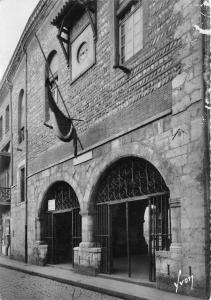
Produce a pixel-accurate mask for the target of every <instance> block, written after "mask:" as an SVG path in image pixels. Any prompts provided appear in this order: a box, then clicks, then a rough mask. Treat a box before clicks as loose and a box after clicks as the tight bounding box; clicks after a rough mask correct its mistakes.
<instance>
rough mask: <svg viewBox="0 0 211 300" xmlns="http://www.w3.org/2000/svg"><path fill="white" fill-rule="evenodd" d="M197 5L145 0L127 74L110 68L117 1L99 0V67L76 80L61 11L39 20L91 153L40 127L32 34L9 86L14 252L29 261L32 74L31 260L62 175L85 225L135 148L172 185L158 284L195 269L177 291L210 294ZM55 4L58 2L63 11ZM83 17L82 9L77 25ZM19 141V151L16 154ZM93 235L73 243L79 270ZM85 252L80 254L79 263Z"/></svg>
mask: <svg viewBox="0 0 211 300" xmlns="http://www.w3.org/2000/svg"><path fill="white" fill-rule="evenodd" d="M199 2H200V1H199V0H192V1H189V0H186V1H182V0H178V1H173V0H165V1H158V0H150V1H143V9H144V48H143V50H141V51H140V53H138V54H137V55H135V56H134V57H133V58H132V59H131V60H130V61H129V62H128V63H127V67H128V68H130V69H131V72H130V74H129V75H127V74H125V73H124V72H122V70H119V69H113V61H112V53H113V34H112V30H111V27H112V26H113V23H112V22H113V21H112V20H113V12H112V10H111V5H110V4H111V3H110V2H109V1H102V0H99V1H97V20H98V24H97V28H98V29H97V30H98V31H97V33H98V38H97V42H96V64H95V65H94V66H92V67H91V68H90V69H89V70H88V71H87V72H85V73H84V74H83V75H82V76H81V77H80V78H78V79H77V80H75V81H74V82H71V77H70V74H71V72H70V71H71V70H70V69H68V68H67V65H66V61H65V58H64V56H63V54H62V50H61V48H60V46H59V43H58V41H57V39H56V34H57V30H56V28H55V27H53V26H52V25H51V24H50V21H52V19H53V17H54V16H55V14H56V10H53V11H52V12H51V13H50V14H49V15H48V16H47V17H46V18H45V19H44V20H41V23H40V28H39V30H38V31H37V34H38V36H39V39H40V42H41V44H42V46H43V49H44V51H45V53H46V56H48V54H49V53H50V52H51V51H52V50H56V51H57V53H58V57H59V70H58V74H59V86H60V87H61V91H62V95H63V97H64V100H65V102H66V104H67V107H68V109H69V111H70V114H71V116H74V117H77V118H82V119H84V120H85V122H81V123H77V122H76V123H75V125H76V128H77V131H78V134H79V137H80V139H81V141H82V144H83V146H84V148H85V150H84V151H85V152H88V151H92V159H90V160H89V161H86V162H84V163H82V164H78V165H74V161H73V148H72V144H71V143H70V144H69V143H68V144H64V143H62V142H59V141H58V140H57V139H56V137H55V136H54V133H53V131H51V130H50V129H49V128H46V127H45V126H44V125H43V122H44V115H45V112H44V108H45V63H44V60H43V57H42V53H41V51H40V49H39V47H38V43H37V41H36V39H35V38H34V37H33V38H32V39H31V42H30V44H29V46H28V48H27V68H26V65H25V59H26V56H24V58H23V60H22V62H21V64H20V66H19V69H18V71H17V73H16V75H15V77H14V80H13V90H12V97H13V119H14V122H13V133H14V178H13V188H12V207H11V216H12V225H11V226H12V256H13V257H14V258H17V259H23V258H24V224H25V203H20V201H19V192H18V182H17V168H18V166H19V164H20V163H21V162H23V161H24V160H25V158H26V153H25V146H26V144H25V142H23V143H22V144H21V145H18V142H17V99H18V93H19V91H20V89H22V88H23V89H24V90H25V89H26V81H25V79H26V78H25V75H26V71H27V111H28V114H27V119H28V128H27V129H28V151H29V152H28V156H27V164H28V179H27V182H28V185H27V193H28V256H29V261H31V262H34V253H35V249H37V248H36V247H37V244H36V241H37V240H39V236H38V235H39V234H38V232H37V230H38V228H37V225H36V222H37V221H36V220H38V219H39V215H40V209H41V205H42V201H43V199H44V195H45V193H46V191H47V190H48V188H49V186H50V185H51V184H52V183H54V182H55V181H59V180H64V181H66V182H68V183H69V184H70V185H71V186H72V188H73V189H74V191H75V193H76V195H77V197H78V200H79V203H80V208H81V214H82V224H83V222H84V224H86V222H85V219H87V218H88V216H89V213H90V212H91V211H92V208H93V205H94V194H93V192H94V190H95V187H96V185H97V182H98V180H99V178H100V175H101V174H102V173H103V171H104V170H105V169H106V168H107V167H108V166H109V165H110V164H111V163H112V162H114V161H115V160H117V159H119V158H120V157H123V156H133V155H134V156H138V157H142V158H144V159H146V160H148V161H149V162H151V163H152V164H153V165H154V166H155V167H156V168H157V169H158V170H159V172H160V173H161V175H162V176H163V178H164V180H165V182H166V184H167V186H168V188H169V190H170V206H171V213H172V244H171V247H170V251H169V252H166V251H160V252H159V253H157V255H156V267H157V268H156V272H157V287H158V288H162V289H167V290H171V291H173V292H175V286H174V284H173V283H174V282H175V281H176V280H177V276H178V272H179V270H181V272H182V276H183V277H184V278H186V277H187V276H189V275H190V272H191V275H193V276H194V288H193V289H190V285H189V284H186V285H184V286H183V289H179V290H178V293H186V294H192V295H196V296H197V295H200V296H205V294H206V284H205V279H206V270H205V255H206V253H205V250H204V247H205V242H206V241H205V227H204V220H205V207H204V203H205V202H204V188H205V187H204V181H203V176H204V174H203V159H204V140H203V123H202V118H201V117H202V109H203V103H202V99H203V94H202V67H201V66H202V53H201V40H200V35H199V34H198V33H197V32H196V31H194V30H193V25H194V24H199V22H200V3H199ZM59 6H60V3H59V2H58V3H57V9H58V8H59ZM169 16H170V18H169ZM86 22H87V18H86V17H85V16H83V18H82V20H80V21H79V23H78V27H77V28H79V27H80V26H82V25H84V24H86ZM77 28H76V30H78V29H77ZM20 146H21V150H22V151H17V147H20ZM83 220H84V221H83ZM90 232H92V228H91V226H90V227H89V230H88V229H87V227H86V226H84V227H83V229H82V244H81V245H80V246H79V248H78V249H76V252H77V251H78V253H81V254H80V255H78V253H76V252H75V259H76V264H77V265H78V266H79V265H80V268H83V267H86V266H87V263H88V260H90V257H91V256H92V255H91V254H93V253H94V252H93V251H94V250H93V248H92V247H93V244H92V243H93V234H90ZM90 236H91V237H90ZM83 247H84V249H85V250H84V251H82V248H83ZM85 252H86V253H85ZM92 252H93V253H92ZM87 253H88V254H87ZM90 253H91V254H90ZM98 254H99V253H98ZM79 256H82V258H83V259H82V261H80V263H79ZM93 257H94V254H93ZM96 257H97V258H94V259H93V260H90V261H92V262H93V264H92V265H93V267H94V268H95V269H96V268H97V267H98V263H99V260H98V259H99V255H96ZM190 267H191V268H190Z"/></svg>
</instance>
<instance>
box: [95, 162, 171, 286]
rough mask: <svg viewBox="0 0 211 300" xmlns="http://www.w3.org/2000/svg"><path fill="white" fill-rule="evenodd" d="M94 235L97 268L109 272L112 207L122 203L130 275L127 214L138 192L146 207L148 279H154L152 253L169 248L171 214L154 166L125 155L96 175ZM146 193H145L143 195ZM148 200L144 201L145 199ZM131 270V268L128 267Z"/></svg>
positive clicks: (129, 232) (111, 257)
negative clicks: (99, 250) (98, 252)
mask: <svg viewBox="0 0 211 300" xmlns="http://www.w3.org/2000/svg"><path fill="white" fill-rule="evenodd" d="M95 195H96V207H95V209H96V214H95V239H96V245H97V246H98V247H101V248H102V258H101V266H100V271H101V272H103V273H110V272H112V268H113V262H112V261H113V240H112V239H113V237H112V234H113V233H112V207H113V206H116V205H121V206H123V207H125V214H126V217H125V220H126V221H125V232H126V233H127V249H126V250H127V258H128V276H129V277H130V276H131V244H130V235H131V229H130V215H129V211H130V210H131V209H133V205H132V203H134V201H139V200H140V198H139V197H141V196H144V197H142V198H141V199H142V203H143V209H144V210H145V209H146V207H147V205H148V209H149V245H148V253H149V259H150V265H149V270H150V272H149V279H150V281H155V280H156V263H155V254H156V251H159V250H169V246H170V243H171V218H170V208H169V189H168V187H167V186H166V184H165V182H164V180H163V178H162V176H161V175H160V173H159V172H158V170H157V169H156V168H155V167H154V166H153V165H152V164H150V163H149V162H147V161H145V160H144V159H140V158H136V157H127V158H122V159H120V160H118V161H117V162H116V163H115V164H113V165H112V166H111V167H109V168H108V170H107V171H106V172H105V174H104V175H103V176H102V179H100V181H99V184H98V187H97V191H96V194H95ZM145 196H146V197H145ZM147 202H148V203H147ZM132 271H133V270H132Z"/></svg>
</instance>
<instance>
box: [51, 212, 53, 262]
mask: <svg viewBox="0 0 211 300" xmlns="http://www.w3.org/2000/svg"><path fill="white" fill-rule="evenodd" d="M51 237H52V239H51V263H54V217H53V214H51Z"/></svg>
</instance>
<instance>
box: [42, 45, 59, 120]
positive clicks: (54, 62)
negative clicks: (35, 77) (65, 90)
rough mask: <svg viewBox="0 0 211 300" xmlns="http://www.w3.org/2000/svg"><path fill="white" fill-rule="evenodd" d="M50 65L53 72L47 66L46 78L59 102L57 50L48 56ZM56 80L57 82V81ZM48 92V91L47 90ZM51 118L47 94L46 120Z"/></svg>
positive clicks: (55, 98)
mask: <svg viewBox="0 0 211 300" xmlns="http://www.w3.org/2000/svg"><path fill="white" fill-rule="evenodd" d="M47 61H48V65H49V67H50V70H51V72H52V74H51V72H50V71H49V69H48V67H47V66H46V80H47V81H48V84H50V88H51V93H52V95H53V97H54V100H55V101H56V103H57V104H58V100H59V97H58V88H57V84H58V55H57V53H56V51H55V50H54V51H52V52H51V53H50V55H49V57H48V60H47ZM55 81H56V83H55ZM46 94H47V92H46ZM49 120H50V110H49V104H48V97H47V96H46V101H45V121H49Z"/></svg>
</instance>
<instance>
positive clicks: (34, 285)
mask: <svg viewBox="0 0 211 300" xmlns="http://www.w3.org/2000/svg"><path fill="white" fill-rule="evenodd" d="M38 299H39V300H46V299H52V300H54V299H55V300H57V299H58V300H61V299H68V300H72V299H74V300H76V299H77V300H86V299H89V300H102V299H103V300H118V299H119V298H114V297H110V296H107V295H104V294H100V293H96V292H92V291H89V290H85V289H81V288H78V287H73V286H70V285H67V284H63V283H59V282H56V281H53V280H49V279H45V278H41V277H37V276H32V275H28V274H25V273H22V272H18V271H14V270H9V269H6V268H2V267H0V300H38Z"/></svg>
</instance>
